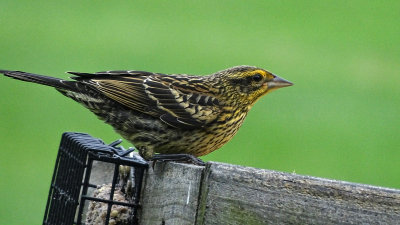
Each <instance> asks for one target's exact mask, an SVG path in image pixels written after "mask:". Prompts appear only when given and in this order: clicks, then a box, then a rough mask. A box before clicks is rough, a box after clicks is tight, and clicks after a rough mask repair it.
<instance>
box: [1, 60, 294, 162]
mask: <svg viewBox="0 0 400 225" xmlns="http://www.w3.org/2000/svg"><path fill="white" fill-rule="evenodd" d="M0 73H3V74H4V75H6V76H9V77H12V78H15V79H19V80H24V81H29V82H34V83H39V84H44V85H48V86H52V87H55V88H56V89H57V90H58V91H60V92H61V93H62V94H64V95H65V96H68V97H70V98H72V99H74V100H75V101H77V102H79V103H81V104H83V105H84V106H85V107H87V108H88V109H89V110H90V111H92V112H93V113H95V114H96V115H97V116H98V117H99V118H100V119H102V120H104V121H105V122H106V123H108V124H110V125H111V126H113V127H114V129H115V130H116V131H117V132H118V133H120V134H121V135H122V136H123V137H124V138H126V139H127V140H129V141H131V142H132V143H133V144H134V145H135V146H136V147H137V148H138V149H139V151H140V154H141V155H142V156H143V157H144V158H146V159H150V158H151V157H152V156H153V155H154V153H164V154H173V153H186V154H191V155H194V156H202V155H206V154H208V153H210V152H212V151H214V150H216V149H218V148H220V147H221V146H222V145H224V144H225V143H226V142H228V141H229V140H230V139H231V138H232V137H233V136H234V135H235V134H236V132H237V131H238V129H239V128H240V126H241V125H242V123H243V121H244V119H245V117H246V115H247V113H248V111H249V110H250V108H251V107H252V106H253V105H254V103H255V102H256V101H257V100H258V99H259V98H260V97H261V96H263V95H265V94H267V93H269V92H271V91H272V90H275V89H278V88H281V87H286V86H290V85H292V83H290V82H288V81H286V80H284V79H281V78H279V77H277V76H275V75H273V74H272V73H270V72H268V71H266V70H263V69H261V68H257V67H252V66H237V67H233V68H230V69H226V70H222V71H220V72H217V73H215V74H212V75H208V76H188V75H181V74H176V75H165V74H160V73H150V72H143V71H107V72H99V73H94V74H92V73H77V72H69V73H70V74H73V75H75V76H74V77H72V79H74V80H75V81H67V80H61V79H58V78H53V77H47V76H41V75H37V74H31V73H25V72H19V71H6V70H1V71H0Z"/></svg>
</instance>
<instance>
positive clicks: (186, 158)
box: [151, 154, 206, 166]
mask: <svg viewBox="0 0 400 225" xmlns="http://www.w3.org/2000/svg"><path fill="white" fill-rule="evenodd" d="M151 160H152V161H153V163H154V164H155V162H157V161H178V162H191V163H193V164H195V165H198V166H205V165H206V164H205V162H203V160H201V159H199V158H197V157H196V156H193V155H190V154H156V155H154V156H153V157H152V158H151ZM154 164H153V166H154Z"/></svg>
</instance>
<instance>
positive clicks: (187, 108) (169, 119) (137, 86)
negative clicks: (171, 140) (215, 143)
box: [69, 71, 220, 129]
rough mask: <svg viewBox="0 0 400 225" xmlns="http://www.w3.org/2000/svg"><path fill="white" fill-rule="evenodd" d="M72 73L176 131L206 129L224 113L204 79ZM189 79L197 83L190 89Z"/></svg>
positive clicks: (153, 74) (139, 72)
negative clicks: (204, 127) (158, 119)
mask: <svg viewBox="0 0 400 225" xmlns="http://www.w3.org/2000/svg"><path fill="white" fill-rule="evenodd" d="M69 73H71V74H74V75H77V77H73V79H75V80H77V81H80V82H82V83H85V84H87V85H90V86H92V87H94V88H95V89H97V90H98V91H100V92H101V93H103V94H104V95H106V96H108V97H109V98H111V99H113V100H115V101H117V102H119V103H121V104H123V105H125V106H127V107H129V108H131V109H133V110H136V111H139V112H141V113H145V114H148V115H151V116H154V117H158V118H160V119H161V120H162V121H163V122H165V123H166V124H168V125H170V126H173V127H178V128H183V129H193V128H198V127H203V126H206V125H207V124H208V123H210V122H212V121H214V120H215V119H216V118H217V116H218V114H219V113H220V106H219V101H218V100H217V99H216V98H215V96H213V95H212V93H210V92H208V89H207V88H206V86H205V85H204V84H203V83H204V82H202V80H201V79H202V77H194V76H184V75H180V76H178V75H164V74H157V73H149V72H142V71H106V72H99V73H95V74H89V73H76V72H69ZM189 79H190V80H194V81H195V82H193V83H190V84H189V85H188V80H189Z"/></svg>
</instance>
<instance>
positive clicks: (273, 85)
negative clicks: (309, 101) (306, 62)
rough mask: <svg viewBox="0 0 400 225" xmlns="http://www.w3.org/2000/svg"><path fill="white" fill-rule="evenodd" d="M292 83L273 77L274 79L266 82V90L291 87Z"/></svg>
mask: <svg viewBox="0 0 400 225" xmlns="http://www.w3.org/2000/svg"><path fill="white" fill-rule="evenodd" d="M292 85H293V83H292V82H290V81H287V80H285V79H283V78H280V77H278V76H275V77H274V79H272V80H271V81H268V82H267V86H268V89H278V88H283V87H288V86H292Z"/></svg>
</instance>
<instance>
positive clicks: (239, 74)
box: [216, 66, 293, 107]
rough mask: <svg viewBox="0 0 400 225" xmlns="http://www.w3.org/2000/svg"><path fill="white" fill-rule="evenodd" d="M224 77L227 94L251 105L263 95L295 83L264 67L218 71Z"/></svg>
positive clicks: (238, 67) (240, 67)
mask: <svg viewBox="0 0 400 225" xmlns="http://www.w3.org/2000/svg"><path fill="white" fill-rule="evenodd" d="M216 75H217V77H219V79H222V80H223V81H224V82H223V83H224V85H225V87H222V89H224V90H225V94H228V95H229V94H231V95H234V96H235V97H234V98H239V99H240V101H239V102H241V103H244V104H246V105H248V106H249V107H251V106H252V105H253V104H254V103H255V102H256V101H257V100H258V99H259V98H260V97H261V96H263V95H265V94H267V93H269V92H271V91H273V90H276V89H278V88H282V87H288V86H291V85H293V84H292V83H291V82H289V81H287V80H285V79H282V78H280V77H278V76H276V75H274V74H272V73H270V72H268V71H266V70H264V69H261V68H257V67H253V66H236V67H233V68H229V69H226V70H223V71H220V72H218V73H216Z"/></svg>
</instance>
